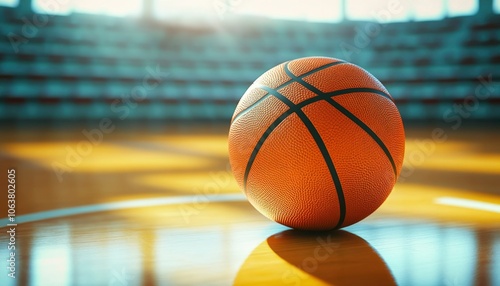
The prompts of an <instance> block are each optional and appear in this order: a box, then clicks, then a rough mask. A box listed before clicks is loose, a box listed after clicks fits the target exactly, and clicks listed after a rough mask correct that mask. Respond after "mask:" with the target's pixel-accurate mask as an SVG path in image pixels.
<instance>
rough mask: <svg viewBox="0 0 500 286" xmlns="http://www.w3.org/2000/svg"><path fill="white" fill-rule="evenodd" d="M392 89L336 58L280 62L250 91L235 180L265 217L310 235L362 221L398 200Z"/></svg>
mask: <svg viewBox="0 0 500 286" xmlns="http://www.w3.org/2000/svg"><path fill="white" fill-rule="evenodd" d="M404 140H405V137H404V129H403V123H402V120H401V116H400V115H399V112H398V110H397V107H396V105H395V104H394V102H393V99H392V97H391V96H390V95H389V93H388V91H387V90H386V89H385V87H384V86H383V85H382V84H381V83H380V82H379V81H378V80H377V79H376V78H375V77H374V76H372V75H371V74H370V73H368V72H367V71H365V70H364V69H362V68H360V67H358V66H356V65H354V64H351V63H347V62H344V61H341V60H338V59H334V58H326V57H307V58H300V59H296V60H292V61H289V62H286V63H283V64H280V65H278V66H276V67H274V68H272V69H270V70H268V71H267V72H265V73H264V74H263V75H262V76H260V77H259V78H258V79H257V80H256V81H255V82H254V83H253V84H252V85H251V86H250V87H249V88H248V90H247V91H246V92H245V94H244V95H243V97H242V98H241V100H240V102H239V103H238V105H237V107H236V110H235V112H234V115H233V118H232V122H231V127H230V130H229V159H230V163H231V168H232V171H233V174H234V176H235V178H236V181H237V182H238V184H239V186H240V187H241V189H242V190H243V191H244V192H245V194H246V196H247V198H248V200H249V201H250V203H251V204H252V205H253V206H254V207H255V208H256V209H257V210H258V211H260V212H261V213H262V214H263V215H265V216H266V217H268V218H269V219H272V220H274V221H276V222H278V223H281V224H283V225H286V226H289V227H292V228H296V229H303V230H329V229H336V228H341V227H345V226H348V225H351V224H353V223H356V222H358V221H360V220H362V219H364V218H365V217H367V216H368V215H370V214H371V213H372V212H374V211H375V210H376V209H377V208H378V207H379V206H380V205H381V204H382V203H383V202H384V201H385V199H386V198H387V196H388V195H389V194H390V192H391V190H392V188H393V187H394V184H395V182H396V180H397V177H398V175H399V173H400V171H401V166H402V163H403V155H404V143H405V141H404Z"/></svg>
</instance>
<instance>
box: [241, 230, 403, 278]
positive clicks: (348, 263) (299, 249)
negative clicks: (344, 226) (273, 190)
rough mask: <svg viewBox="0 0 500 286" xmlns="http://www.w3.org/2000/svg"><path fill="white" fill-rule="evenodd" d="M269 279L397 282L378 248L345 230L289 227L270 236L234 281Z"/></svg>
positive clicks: (248, 259)
mask: <svg viewBox="0 0 500 286" xmlns="http://www.w3.org/2000/svg"><path fill="white" fill-rule="evenodd" d="M265 281H274V282H273V284H274V285H396V282H395V280H394V277H393V276H392V274H391V271H390V270H389V268H388V267H387V265H386V264H385V262H384V260H383V259H382V258H381V257H380V255H379V254H378V253H377V251H375V250H374V249H373V248H372V247H371V246H370V244H369V243H368V242H366V241H365V240H364V239H362V238H360V237H359V236H357V235H355V234H352V233H350V232H347V231H343V230H342V231H336V232H329V233H322V234H318V233H302V232H297V231H293V230H287V231H283V232H280V233H278V234H275V235H272V236H270V237H269V238H268V239H267V240H266V241H264V242H262V243H261V244H260V245H259V246H257V247H256V248H255V249H254V250H253V252H252V253H251V254H250V256H249V257H248V258H247V259H246V260H245V262H244V263H243V265H242V266H241V268H240V270H239V272H238V274H237V276H236V279H235V283H234V284H235V285H254V284H259V283H265ZM275 282H276V283H275Z"/></svg>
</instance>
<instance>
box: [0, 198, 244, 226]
mask: <svg viewBox="0 0 500 286" xmlns="http://www.w3.org/2000/svg"><path fill="white" fill-rule="evenodd" d="M200 199H203V200H205V199H207V200H208V202H231V201H245V200H246V198H245V195H244V194H222V195H196V196H183V197H168V198H151V199H141V200H133V201H124V202H115V203H104V204H95V205H87V206H80V207H73V208H64V209H56V210H51V211H43V212H38V213H31V214H25V215H19V216H16V221H15V222H9V221H8V219H7V218H2V219H1V220H0V227H4V226H6V225H7V224H9V223H17V224H20V223H27V222H35V221H41V220H46V219H53V218H61V217H68V216H73V215H81V214H89V213H96V212H103V211H114V210H123V209H131V208H143V207H156V206H166V205H176V204H190V203H197V202H199V201H200Z"/></svg>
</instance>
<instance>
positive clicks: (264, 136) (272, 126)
mask: <svg viewBox="0 0 500 286" xmlns="http://www.w3.org/2000/svg"><path fill="white" fill-rule="evenodd" d="M259 88H260V89H264V88H270V87H267V86H264V85H262V86H259ZM340 92H342V93H340ZM355 92H359V91H358V89H357V88H354V89H344V90H339V93H338V94H336V96H337V95H345V94H350V93H355ZM311 99H315V100H314V101H312V100H311V101H309V102H307V103H306V101H307V100H305V101H303V102H301V103H299V104H297V105H296V107H299V108H302V107H304V106H307V105H309V104H312V103H314V102H318V101H320V100H324V98H321V97H319V96H316V97H313V98H311ZM304 103H306V104H304ZM294 112H295V109H292V108H290V109H288V110H287V111H285V112H284V113H283V114H281V115H280V116H279V117H278V118H277V119H276V120H275V121H273V123H271V124H270V125H269V127H268V128H267V129H266V131H264V133H263V134H262V136H261V137H260V139H259V141H257V144H256V145H255V147H254V149H253V151H252V154H251V155H250V158H249V159H248V162H247V167H246V169H245V175H244V177H243V178H244V180H243V181H244V183H243V186H244V188H246V185H247V179H248V174H249V172H250V168H251V167H252V164H253V161H254V160H255V156H257V153H258V151H259V150H260V147H261V146H262V144H263V143H264V141H265V140H266V139H267V137H268V136H269V135H270V134H271V132H273V130H274V129H275V128H276V127H277V126H278V125H279V124H280V123H281V121H283V120H285V119H286V118H287V117H288V116H289V115H290V114H292V113H294Z"/></svg>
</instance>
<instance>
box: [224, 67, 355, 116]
mask: <svg viewBox="0 0 500 286" xmlns="http://www.w3.org/2000/svg"><path fill="white" fill-rule="evenodd" d="M288 63H290V61H288V62H286V63H285V64H286V65H288ZM345 63H346V62H344V61H337V62H333V63H328V64H326V65H322V66H320V67H317V68H315V69H313V70H310V71H308V72H306V73H303V74H301V75H300V76H298V77H299V78H303V77H306V76H308V75H311V74H313V73H315V72H318V71H320V70H324V69H326V68H329V67H332V66H335V65H338V64H345ZM294 82H296V81H295V80H293V79H289V80H287V81H286V82H284V83H282V84H280V85H279V86H277V87H276V88H275V89H276V90H279V89H282V88H284V87H286V86H288V85H290V84H292V83H294ZM252 85H253V86H255V85H258V84H256V83H253V84H252ZM269 95H270V94H269V93H267V94H264V95H263V96H262V97H261V98H259V99H258V100H257V101H256V102H254V103H252V104H251V105H249V106H248V107H247V108H245V109H243V110H242V111H240V112H239V113H238V114H237V115H236V116H234V119H233V120H232V122H235V121H236V120H237V119H238V118H240V117H241V116H242V115H244V114H245V113H247V112H248V111H250V110H252V109H253V108H254V107H255V106H257V105H258V104H259V103H260V102H262V101H263V100H265V99H266V98H268V97H269Z"/></svg>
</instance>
